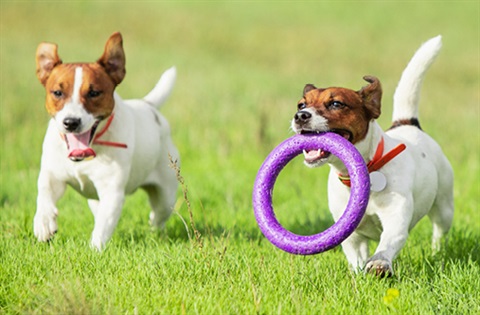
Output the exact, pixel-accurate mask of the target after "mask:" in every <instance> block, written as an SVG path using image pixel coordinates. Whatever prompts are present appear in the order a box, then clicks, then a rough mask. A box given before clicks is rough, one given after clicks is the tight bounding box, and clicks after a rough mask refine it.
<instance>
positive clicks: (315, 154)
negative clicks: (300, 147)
mask: <svg viewBox="0 0 480 315" xmlns="http://www.w3.org/2000/svg"><path fill="white" fill-rule="evenodd" d="M303 155H304V157H305V161H307V162H314V161H316V160H318V159H320V158H324V157H326V156H327V155H328V153H327V152H325V151H322V150H310V151H304V152H303Z"/></svg>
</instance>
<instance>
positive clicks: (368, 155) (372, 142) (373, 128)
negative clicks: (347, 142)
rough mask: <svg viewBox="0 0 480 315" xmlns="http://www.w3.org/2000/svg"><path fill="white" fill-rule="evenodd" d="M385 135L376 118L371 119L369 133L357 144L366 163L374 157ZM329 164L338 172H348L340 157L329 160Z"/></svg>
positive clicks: (356, 146)
mask: <svg viewBox="0 0 480 315" xmlns="http://www.w3.org/2000/svg"><path fill="white" fill-rule="evenodd" d="M384 135H385V132H383V130H382V128H381V127H380V126H379V125H378V124H377V122H376V121H375V120H372V121H370V123H369V124H368V132H367V135H366V136H365V138H364V139H362V140H360V141H359V142H357V143H356V144H355V148H357V150H358V152H360V154H361V155H362V157H363V160H364V161H365V163H368V162H369V161H370V160H371V159H372V158H373V156H374V155H375V151H376V149H377V146H378V143H379V142H380V139H381V138H382V137H383V136H384ZM329 165H330V167H331V168H332V169H334V170H335V172H336V173H338V174H347V173H348V172H347V168H346V167H345V165H343V162H342V161H340V159H338V158H335V159H334V160H333V161H331V162H329Z"/></svg>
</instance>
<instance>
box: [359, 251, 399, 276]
mask: <svg viewBox="0 0 480 315" xmlns="http://www.w3.org/2000/svg"><path fill="white" fill-rule="evenodd" d="M365 272H366V273H370V274H373V275H375V276H377V277H379V278H384V277H391V276H393V269H392V264H391V263H390V262H389V261H387V260H385V259H381V258H379V259H376V258H375V256H374V257H372V258H370V260H369V261H368V262H367V265H366V266H365Z"/></svg>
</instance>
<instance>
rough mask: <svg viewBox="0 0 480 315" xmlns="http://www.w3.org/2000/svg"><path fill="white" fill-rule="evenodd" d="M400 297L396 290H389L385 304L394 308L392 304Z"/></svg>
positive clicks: (384, 300)
mask: <svg viewBox="0 0 480 315" xmlns="http://www.w3.org/2000/svg"><path fill="white" fill-rule="evenodd" d="M399 296H400V291H399V290H398V289H395V288H390V289H388V290H387V294H386V295H385V296H384V297H383V303H385V304H386V305H388V306H392V303H393V302H394V301H395V300H396V299H397V298H398V297H399Z"/></svg>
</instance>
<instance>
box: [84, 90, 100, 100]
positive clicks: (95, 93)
mask: <svg viewBox="0 0 480 315" xmlns="http://www.w3.org/2000/svg"><path fill="white" fill-rule="evenodd" d="M100 94H102V92H100V91H95V90H90V91H88V94H87V96H88V97H89V98H94V97H98V96H100Z"/></svg>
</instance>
